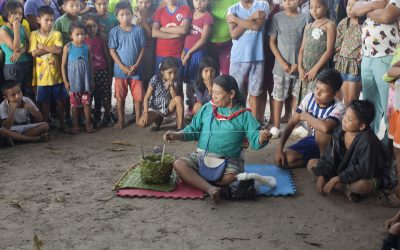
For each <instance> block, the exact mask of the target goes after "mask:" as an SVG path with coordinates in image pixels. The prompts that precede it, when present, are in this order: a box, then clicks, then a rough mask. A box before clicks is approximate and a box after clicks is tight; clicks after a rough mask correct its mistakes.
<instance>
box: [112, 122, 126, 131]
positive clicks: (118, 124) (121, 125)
mask: <svg viewBox="0 0 400 250" xmlns="http://www.w3.org/2000/svg"><path fill="white" fill-rule="evenodd" d="M114 128H115V129H123V128H124V124H121V123H119V122H118V123H117V124H115V125H114Z"/></svg>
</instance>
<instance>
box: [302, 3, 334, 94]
mask: <svg viewBox="0 0 400 250" xmlns="http://www.w3.org/2000/svg"><path fill="white" fill-rule="evenodd" d="M327 9H328V4H327V2H326V0H311V1H310V14H311V16H312V17H313V18H314V22H313V23H311V24H309V25H307V26H306V28H305V29H304V36H303V41H302V43H301V47H300V51H299V78H300V80H301V81H302V82H301V86H300V93H299V97H298V101H300V100H302V99H303V98H304V97H305V96H306V95H307V94H308V93H311V92H313V91H314V89H315V85H316V81H315V77H316V75H317V74H318V72H320V71H321V70H322V69H324V68H325V67H326V66H327V63H328V60H329V59H330V58H331V56H332V55H333V52H334V46H335V37H336V25H335V24H334V23H333V22H332V21H330V20H329V19H328V18H327V17H326V12H327Z"/></svg>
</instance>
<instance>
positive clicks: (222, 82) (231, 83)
mask: <svg viewBox="0 0 400 250" xmlns="http://www.w3.org/2000/svg"><path fill="white" fill-rule="evenodd" d="M214 84H216V85H218V86H220V87H221V88H222V89H223V90H224V91H225V92H228V93H229V92H230V91H232V90H233V91H235V97H234V98H233V100H232V104H233V105H241V106H243V107H246V99H245V97H244V96H243V95H242V93H241V92H240V91H239V87H238V84H237V82H236V80H235V78H233V76H230V75H220V76H217V78H215V80H214Z"/></svg>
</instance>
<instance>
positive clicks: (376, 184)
mask: <svg viewBox="0 0 400 250" xmlns="http://www.w3.org/2000/svg"><path fill="white" fill-rule="evenodd" d="M374 116H375V107H374V105H373V104H372V103H371V102H370V101H367V100H366V101H361V100H360V101H359V100H353V101H352V102H350V104H349V106H348V108H347V110H346V113H345V114H344V117H343V122H342V129H341V130H338V131H336V132H335V133H334V134H333V136H332V140H331V143H330V144H329V146H328V147H327V148H326V150H325V152H324V154H323V155H322V157H321V159H320V160H319V162H318V164H317V166H316V167H313V168H311V171H312V172H313V173H314V174H315V175H316V176H317V177H318V178H317V185H316V186H317V191H318V192H319V193H320V194H330V193H331V192H332V190H334V189H335V190H337V191H339V192H342V193H344V194H345V195H346V196H347V197H348V198H349V199H350V200H351V201H353V202H357V201H358V200H359V198H360V196H366V195H368V194H370V193H371V192H373V191H375V190H377V189H381V188H386V187H387V185H388V181H387V180H388V178H386V176H388V175H387V170H388V164H387V163H388V162H387V155H386V152H385V150H384V148H383V145H382V143H381V142H380V141H379V139H378V137H376V135H375V134H374V132H373V131H371V128H370V124H371V122H372V121H373V120H374Z"/></svg>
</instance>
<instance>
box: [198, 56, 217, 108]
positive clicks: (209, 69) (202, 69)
mask: <svg viewBox="0 0 400 250" xmlns="http://www.w3.org/2000/svg"><path fill="white" fill-rule="evenodd" d="M215 72H216V66H215V63H214V61H213V60H212V58H210V57H204V58H202V59H201V60H200V63H199V69H198V72H197V76H196V81H195V82H194V86H193V87H194V91H195V95H196V99H197V101H196V103H195V104H194V106H193V114H194V115H195V114H196V113H197V112H199V110H200V108H201V106H203V105H204V104H206V103H207V102H209V101H210V100H211V90H212V86H213V82H214V78H215Z"/></svg>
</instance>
